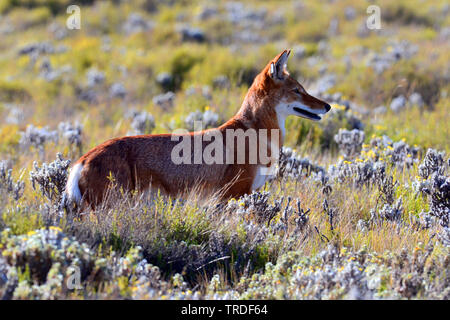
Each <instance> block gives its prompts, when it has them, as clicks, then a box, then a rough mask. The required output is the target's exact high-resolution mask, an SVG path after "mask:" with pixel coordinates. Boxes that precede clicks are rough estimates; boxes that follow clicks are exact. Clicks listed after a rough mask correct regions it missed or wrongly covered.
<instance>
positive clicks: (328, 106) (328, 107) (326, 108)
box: [325, 103, 331, 112]
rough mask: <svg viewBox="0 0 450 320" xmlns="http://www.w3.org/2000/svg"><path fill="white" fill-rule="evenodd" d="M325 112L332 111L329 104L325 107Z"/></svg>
mask: <svg viewBox="0 0 450 320" xmlns="http://www.w3.org/2000/svg"><path fill="white" fill-rule="evenodd" d="M325 110H326V111H325V112H328V111H330V110H331V106H330V105H329V104H328V103H327V104H326V105H325Z"/></svg>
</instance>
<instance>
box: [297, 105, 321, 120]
mask: <svg viewBox="0 0 450 320" xmlns="http://www.w3.org/2000/svg"><path fill="white" fill-rule="evenodd" d="M294 110H295V111H296V112H298V113H300V114H301V116H302V117H304V118H307V119H311V120H316V121H319V120H321V119H322V118H321V117H319V116H318V115H317V114H314V113H312V112H309V111H306V110H303V109H300V108H297V107H294Z"/></svg>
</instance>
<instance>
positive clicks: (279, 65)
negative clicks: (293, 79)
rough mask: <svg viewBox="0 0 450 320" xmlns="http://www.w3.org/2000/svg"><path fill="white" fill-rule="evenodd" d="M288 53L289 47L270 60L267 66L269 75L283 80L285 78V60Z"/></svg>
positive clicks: (289, 52)
mask: <svg viewBox="0 0 450 320" xmlns="http://www.w3.org/2000/svg"><path fill="white" fill-rule="evenodd" d="M290 54H291V50H290V49H289V50H284V51H283V52H281V53H280V54H279V55H277V56H276V57H275V58H274V59H273V60H272V62H271V63H270V66H269V76H270V77H271V78H272V79H276V80H284V79H285V78H286V76H287V75H288V72H287V70H286V67H287V60H288V58H289V55H290Z"/></svg>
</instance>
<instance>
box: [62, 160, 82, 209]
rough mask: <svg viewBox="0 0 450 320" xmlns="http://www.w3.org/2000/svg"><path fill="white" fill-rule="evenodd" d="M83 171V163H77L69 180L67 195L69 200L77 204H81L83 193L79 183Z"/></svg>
mask: <svg viewBox="0 0 450 320" xmlns="http://www.w3.org/2000/svg"><path fill="white" fill-rule="evenodd" d="M82 170H83V165H82V164H81V163H77V164H76V165H74V166H73V168H72V170H71V171H70V174H69V179H67V185H66V193H67V196H68V200H70V201H74V202H76V203H80V202H81V192H80V187H79V186H78V181H79V180H80V176H81V171H82Z"/></svg>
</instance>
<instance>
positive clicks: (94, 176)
mask: <svg viewBox="0 0 450 320" xmlns="http://www.w3.org/2000/svg"><path fill="white" fill-rule="evenodd" d="M281 55H282V53H280V54H279V55H278V56H277V57H275V58H274V59H273V60H272V61H271V62H270V63H269V64H268V65H267V66H266V67H265V68H264V69H263V70H262V72H261V73H260V74H259V75H258V76H257V77H256V78H255V80H254V82H253V84H252V86H251V87H250V89H249V91H248V93H247V95H246V97H245V99H244V102H243V103H242V106H241V108H240V110H239V111H238V113H237V114H236V115H235V116H234V117H233V118H231V119H230V120H229V121H227V122H226V123H225V124H223V125H222V126H220V127H219V128H216V129H213V130H219V131H221V132H222V133H223V136H224V137H225V130H226V129H243V130H246V129H250V128H253V129H256V130H259V129H269V130H268V132H269V133H270V129H280V128H279V125H278V120H277V114H276V111H275V106H276V105H277V103H278V102H279V101H280V100H281V99H282V98H284V99H286V98H287V99H288V100H289V101H290V100H294V99H296V100H298V99H299V97H298V94H297V95H295V94H294V93H292V90H293V89H294V88H299V90H301V92H302V95H301V99H302V102H303V103H304V104H305V105H308V106H309V107H310V108H311V109H315V108H322V109H323V106H324V104H325V103H324V102H322V101H320V100H319V99H316V98H314V97H312V96H310V95H308V94H307V93H306V91H305V90H304V89H303V87H302V86H301V85H300V84H299V83H298V82H297V81H296V80H295V79H293V78H292V77H290V76H289V75H288V74H287V73H286V78H285V80H283V81H278V80H274V79H272V78H271V77H270V75H269V68H270V64H271V63H272V62H276V61H277V60H278V59H279V58H280V56H281ZM204 134H205V131H202V132H196V133H189V135H190V136H191V137H193V136H194V135H204ZM225 140H226V139H224V147H225V148H226V141H225ZM178 143H179V142H178V141H171V135H170V134H159V135H141V136H133V137H122V138H116V139H112V140H109V141H106V142H105V143H103V144H101V145H99V146H97V147H95V148H93V149H92V150H90V151H89V152H87V153H86V154H85V155H83V156H82V157H81V158H80V159H79V160H78V161H77V163H81V164H82V165H83V170H82V172H81V176H80V180H79V183H78V186H79V188H80V191H81V194H82V195H83V199H84V201H85V202H86V204H89V205H91V206H92V207H94V206H95V205H96V204H98V203H100V202H101V201H102V200H103V197H104V194H105V192H106V190H107V188H108V185H109V184H110V180H109V179H108V176H110V173H112V175H113V177H114V179H115V182H116V184H117V185H118V186H120V187H123V188H124V189H125V190H134V189H137V190H140V191H142V190H144V189H147V188H148V187H149V186H151V188H152V189H157V188H159V189H160V190H161V191H162V192H163V193H165V194H168V195H172V196H178V195H180V194H182V193H183V192H185V191H188V190H190V189H192V188H193V187H194V186H196V185H199V186H201V190H202V191H203V192H204V194H205V195H206V194H210V193H214V192H217V191H219V190H221V189H223V188H224V187H225V186H226V187H227V188H226V189H225V190H224V192H223V194H222V196H223V198H225V199H227V198H230V197H236V198H237V197H240V196H242V195H244V194H246V193H250V192H251V186H252V183H253V180H254V177H255V174H256V170H257V165H256V164H212V165H207V164H180V165H176V164H174V163H173V162H172V161H171V152H172V148H173V147H174V146H175V145H176V144H178ZM208 143H209V142H203V145H204V146H206V145H207V144H208ZM282 143H283V137H281V136H280V144H279V145H280V146H281V145H282ZM247 150H248V149H247Z"/></svg>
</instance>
